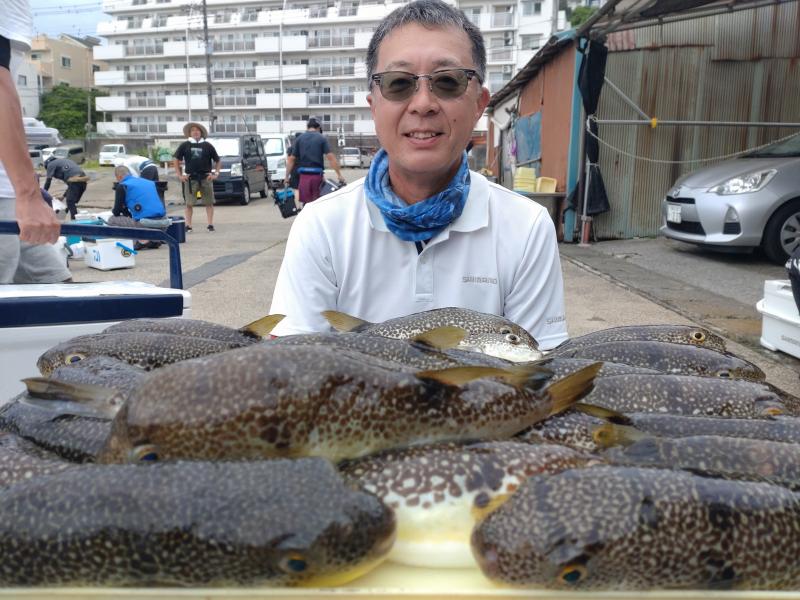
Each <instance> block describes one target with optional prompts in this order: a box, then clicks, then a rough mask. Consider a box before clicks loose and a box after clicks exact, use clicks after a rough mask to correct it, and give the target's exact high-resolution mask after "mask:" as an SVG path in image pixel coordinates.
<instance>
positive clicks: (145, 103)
mask: <svg viewBox="0 0 800 600" xmlns="http://www.w3.org/2000/svg"><path fill="white" fill-rule="evenodd" d="M166 106H167V98H166V97H165V96H160V97H159V96H156V97H151V98H147V97H144V98H128V108H165V107H166Z"/></svg>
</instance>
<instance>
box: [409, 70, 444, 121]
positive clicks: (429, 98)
mask: <svg viewBox="0 0 800 600" xmlns="http://www.w3.org/2000/svg"><path fill="white" fill-rule="evenodd" d="M408 109H409V110H410V111H411V112H419V113H430V112H436V111H437V110H438V109H439V103H438V101H437V98H436V95H435V94H434V93H433V82H432V81H431V79H430V78H429V77H420V78H419V79H417V88H416V90H415V91H414V94H413V95H412V96H411V100H409V103H408Z"/></svg>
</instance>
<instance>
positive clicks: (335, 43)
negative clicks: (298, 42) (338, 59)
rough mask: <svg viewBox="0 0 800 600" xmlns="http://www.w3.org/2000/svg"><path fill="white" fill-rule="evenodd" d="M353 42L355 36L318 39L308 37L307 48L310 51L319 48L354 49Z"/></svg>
mask: <svg viewBox="0 0 800 600" xmlns="http://www.w3.org/2000/svg"><path fill="white" fill-rule="evenodd" d="M355 41H356V40H355V36H352V35H342V36H335V37H319V38H312V37H309V38H308V48H309V49H310V50H315V49H320V48H354V47H355Z"/></svg>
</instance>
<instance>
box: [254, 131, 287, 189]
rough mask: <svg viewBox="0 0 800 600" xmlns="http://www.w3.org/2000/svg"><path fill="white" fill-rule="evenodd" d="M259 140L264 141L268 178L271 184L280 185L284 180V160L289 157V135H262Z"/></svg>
mask: <svg viewBox="0 0 800 600" xmlns="http://www.w3.org/2000/svg"><path fill="white" fill-rule="evenodd" d="M261 141H262V142H263V143H264V152H266V154H267V161H268V162H269V178H270V179H271V180H272V185H273V186H277V187H282V186H283V182H284V181H286V160H287V159H288V158H289V146H290V145H291V144H289V136H286V135H280V134H275V135H262V136H261Z"/></svg>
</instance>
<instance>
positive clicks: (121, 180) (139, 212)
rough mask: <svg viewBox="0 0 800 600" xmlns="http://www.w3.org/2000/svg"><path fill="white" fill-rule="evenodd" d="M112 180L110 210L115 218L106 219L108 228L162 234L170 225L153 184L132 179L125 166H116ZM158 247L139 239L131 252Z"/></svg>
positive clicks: (140, 179)
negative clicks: (112, 206)
mask: <svg viewBox="0 0 800 600" xmlns="http://www.w3.org/2000/svg"><path fill="white" fill-rule="evenodd" d="M114 177H115V178H116V180H117V187H116V195H115V196H114V208H113V209H112V210H111V212H112V213H113V214H114V216H113V217H111V218H110V219H109V220H108V224H109V225H114V226H117V227H147V228H149V229H161V230H162V231H163V230H166V229H167V227H169V226H170V224H171V223H172V220H171V219H169V218H167V216H166V212H165V210H164V205H163V204H162V203H161V199H160V198H159V197H158V190H156V184H155V183H154V182H152V181H150V180H149V179H143V178H141V177H134V176H133V175H132V174H131V172H130V169H128V167H125V166H119V167H116V168H115V169H114ZM159 246H161V242H156V241H150V242H148V241H146V240H142V241H138V242H136V243H135V244H134V249H135V250H144V249H145V248H158V247H159Z"/></svg>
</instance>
